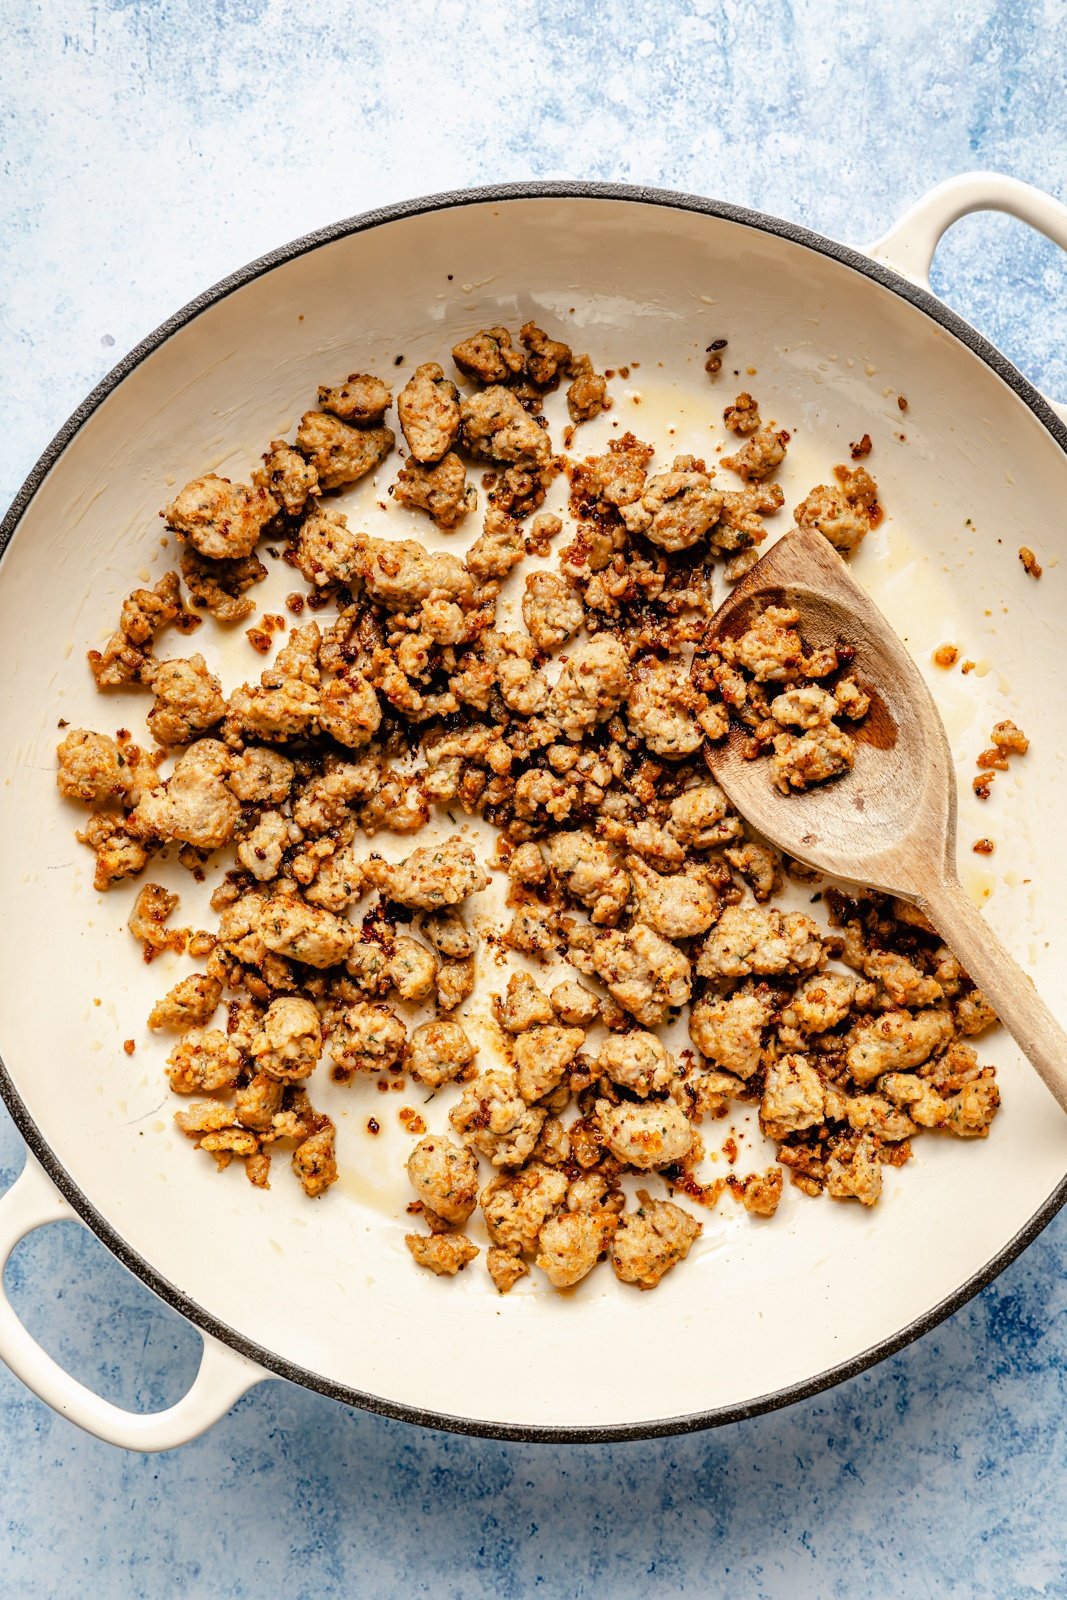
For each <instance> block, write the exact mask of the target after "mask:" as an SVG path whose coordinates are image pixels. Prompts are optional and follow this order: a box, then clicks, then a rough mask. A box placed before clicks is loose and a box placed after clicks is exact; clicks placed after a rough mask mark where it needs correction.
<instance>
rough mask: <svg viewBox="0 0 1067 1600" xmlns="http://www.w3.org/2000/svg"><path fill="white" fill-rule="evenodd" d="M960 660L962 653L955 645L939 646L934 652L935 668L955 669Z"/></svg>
mask: <svg viewBox="0 0 1067 1600" xmlns="http://www.w3.org/2000/svg"><path fill="white" fill-rule="evenodd" d="M959 658H960V653H959V651H958V650H957V648H956V646H955V645H954V644H939V645H938V647H937V649H936V650H935V651H934V655H933V661H934V666H935V667H944V668H946V669H947V668H949V667H954V666H955V665H956V662H957V661H958V660H959Z"/></svg>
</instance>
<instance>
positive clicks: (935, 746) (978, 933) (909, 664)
mask: <svg viewBox="0 0 1067 1600" xmlns="http://www.w3.org/2000/svg"><path fill="white" fill-rule="evenodd" d="M776 604H777V605H789V606H793V607H795V609H796V610H797V611H798V612H799V613H800V631H801V633H802V635H803V637H804V639H805V641H806V642H807V644H808V645H809V646H812V647H814V648H816V649H818V648H819V647H820V646H824V645H833V644H839V643H847V644H850V645H853V646H854V647H855V650H856V676H857V679H858V681H859V682H860V683H861V684H862V687H863V688H864V690H865V691H866V692H867V693H868V694H869V695H870V696H871V709H870V711H869V712H868V714H867V717H866V718H865V720H864V721H863V722H861V723H860V724H859V725H858V726H857V727H856V728H855V729H854V730H853V731H854V736H855V738H856V762H855V766H854V768H853V770H852V771H851V772H849V773H846V774H845V775H844V776H843V777H841V778H838V779H836V780H834V781H832V782H829V783H824V784H821V785H818V786H816V787H814V788H812V789H808V790H805V791H803V792H802V793H797V794H788V795H783V794H781V793H780V792H779V791H778V789H776V788H775V786H774V783H773V782H772V779H771V776H770V773H769V771H768V763H767V762H766V761H765V760H762V759H756V760H751V759H748V760H746V759H745V757H744V755H743V754H742V751H743V748H744V747H745V745H746V743H747V738H748V731H747V729H745V728H743V727H740V726H735V727H734V729H733V730H732V732H731V733H730V735H729V737H728V738H727V739H725V740H724V741H723V742H722V743H721V744H718V745H712V744H708V745H706V746H705V753H706V756H707V762H708V765H709V767H710V768H711V770H712V772H713V773H714V774H715V777H716V779H717V781H718V782H719V784H720V785H721V786H722V788H723V789H724V790H725V791H726V794H727V795H728V796H729V798H730V800H731V801H732V803H733V805H734V806H735V807H736V808H737V810H738V811H740V812H741V814H742V816H744V817H746V818H747V820H748V821H749V822H750V823H751V824H752V825H753V827H755V828H758V829H759V831H760V832H761V833H762V834H764V835H766V837H767V838H768V839H770V840H771V841H772V843H774V844H776V845H777V846H778V847H779V848H780V849H782V850H785V851H787V852H788V854H789V855H791V856H795V857H796V859H797V860H798V861H802V862H806V863H807V865H808V866H811V867H816V868H817V869H818V870H819V871H820V872H827V873H830V874H832V876H834V877H836V878H843V879H845V880H846V881H847V882H849V883H854V884H860V885H863V886H864V887H866V888H871V889H875V890H878V891H880V892H881V893H883V894H891V895H895V896H897V897H898V898H899V899H901V900H908V901H910V902H911V903H912V904H913V905H916V906H918V908H919V909H920V911H922V912H923V914H924V915H925V916H926V917H928V918H929V920H930V921H931V922H932V923H933V925H934V927H935V928H936V929H937V931H938V932H939V933H940V934H941V935H942V937H943V938H944V940H945V942H946V944H948V945H949V947H950V948H951V950H952V951H953V953H954V954H955V955H956V956H957V958H958V959H959V960H960V961H961V962H962V964H963V965H964V967H965V968H966V969H967V971H968V973H969V974H970V975H971V977H972V978H973V979H974V981H975V983H977V984H978V986H979V987H980V988H981V989H982V990H983V992H984V993H985V994H986V996H987V997H988V999H989V1001H990V1002H991V1004H992V1005H993V1006H994V1007H995V1009H996V1011H997V1014H998V1016H999V1017H1000V1019H1001V1021H1002V1022H1003V1023H1004V1025H1005V1027H1006V1028H1008V1030H1009V1031H1010V1032H1011V1034H1012V1035H1013V1037H1014V1038H1015V1041H1016V1043H1017V1044H1018V1046H1019V1048H1020V1049H1021V1050H1022V1052H1023V1054H1024V1055H1025V1056H1026V1057H1027V1058H1028V1060H1029V1061H1030V1063H1031V1065H1032V1066H1034V1067H1035V1068H1036V1069H1037V1071H1038V1072H1039V1073H1040V1074H1041V1077H1042V1078H1043V1079H1044V1081H1045V1083H1046V1084H1047V1085H1048V1087H1049V1089H1051V1091H1052V1093H1053V1094H1054V1095H1055V1097H1056V1099H1057V1100H1058V1101H1059V1103H1060V1105H1061V1106H1062V1107H1063V1108H1064V1110H1067V1034H1065V1033H1064V1031H1063V1029H1062V1028H1061V1027H1060V1025H1059V1023H1058V1022H1057V1021H1056V1019H1055V1018H1054V1017H1053V1015H1052V1013H1051V1011H1049V1009H1048V1007H1047V1006H1046V1005H1045V1003H1044V1001H1043V1000H1042V999H1041V997H1040V995H1039V994H1038V993H1037V990H1036V989H1035V988H1034V986H1033V983H1032V981H1031V980H1030V978H1028V977H1027V975H1026V973H1025V972H1023V970H1022V968H1021V967H1019V966H1017V965H1016V963H1015V962H1014V961H1013V960H1012V958H1011V956H1009V955H1008V953H1007V951H1006V950H1005V949H1004V947H1003V945H1002V944H1001V943H1000V941H999V939H998V938H997V937H996V935H995V934H994V933H993V932H992V930H991V929H990V928H989V926H988V925H987V923H986V922H985V921H984V919H983V917H982V916H981V913H980V912H979V911H978V910H977V909H976V908H975V906H973V905H972V904H971V901H970V900H969V899H968V898H967V896H966V895H965V894H964V892H963V890H962V889H961V888H960V884H959V880H958V878H957V876H956V778H955V774H954V772H953V767H952V755H951V752H950V750H949V745H948V739H947V738H946V737H945V730H944V727H943V725H942V722H941V718H940V716H939V714H938V710H937V707H936V706H935V704H934V701H933V697H932V696H931V694H930V691H929V689H928V688H927V686H926V683H925V682H924V680H923V677H922V674H921V673H920V672H919V670H918V668H917V667H916V665H915V663H914V661H913V660H912V658H911V656H910V655H909V654H908V652H907V650H906V649H905V648H904V646H903V644H902V643H901V641H900V640H899V639H898V637H897V635H896V634H895V633H894V631H893V629H892V628H891V627H890V625H889V623H888V622H887V621H886V619H885V617H883V615H882V613H881V612H880V611H879V610H878V608H877V606H876V605H874V603H873V602H872V601H871V600H870V598H869V597H868V596H867V594H866V593H865V592H864V590H863V589H861V588H860V586H859V584H858V583H857V582H856V580H855V579H854V578H853V577H852V575H851V573H850V572H849V570H848V568H847V566H846V565H845V563H844V562H843V561H842V560H841V557H840V556H839V555H838V554H837V552H836V551H835V550H834V549H833V548H832V546H831V545H830V544H828V543H827V541H826V539H824V538H823V536H822V534H820V533H816V532H812V531H807V530H805V529H801V528H794V529H793V530H792V531H791V532H790V533H787V534H786V535H785V536H784V537H783V538H781V539H780V540H779V541H778V542H777V544H775V545H774V546H773V547H772V548H771V549H770V550H769V551H768V552H767V554H766V555H765V556H764V557H763V558H762V560H761V561H759V562H757V564H756V565H755V566H754V567H753V568H752V569H751V571H750V572H748V573H747V574H746V575H745V577H744V578H743V579H742V580H741V582H740V583H739V584H738V585H737V587H736V588H735V589H734V591H733V593H732V594H731V595H730V597H729V599H728V600H726V601H725V602H724V604H723V605H721V606H720V607H719V610H718V611H717V612H716V613H715V616H714V617H713V619H712V621H711V623H710V625H709V627H708V633H707V636H706V643H707V645H708V646H709V647H711V648H713V647H714V643H715V640H716V639H722V638H728V637H737V636H738V635H739V634H741V633H743V632H745V630H746V629H747V628H749V627H751V625H752V623H753V622H754V620H755V619H756V617H757V616H758V615H759V614H760V613H761V612H762V611H763V610H764V609H765V607H766V606H768V605H776ZM695 667H696V668H697V669H698V668H699V652H698V659H697V663H695Z"/></svg>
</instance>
